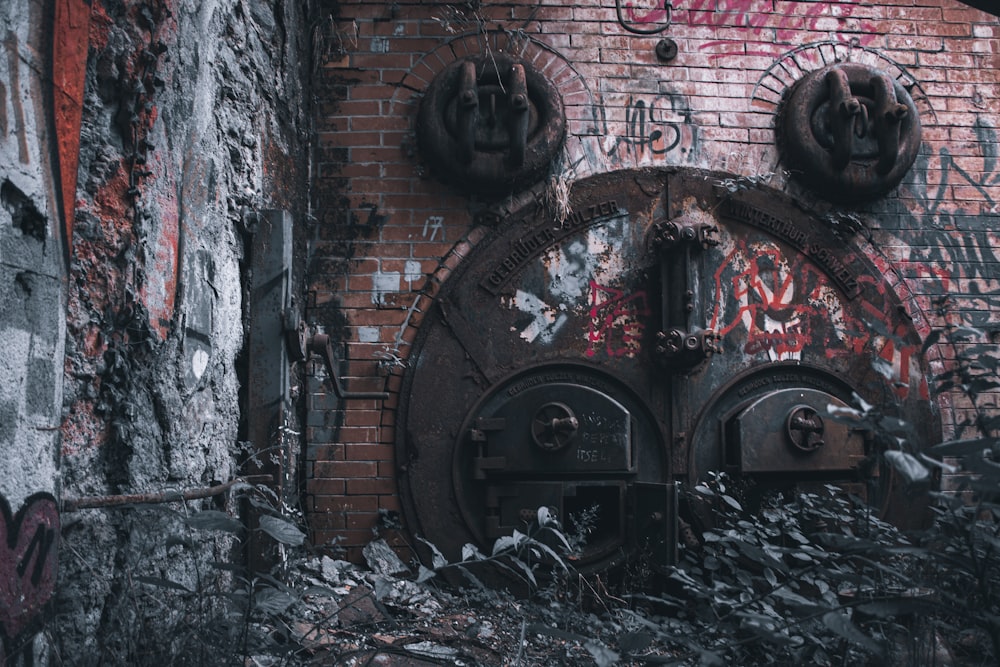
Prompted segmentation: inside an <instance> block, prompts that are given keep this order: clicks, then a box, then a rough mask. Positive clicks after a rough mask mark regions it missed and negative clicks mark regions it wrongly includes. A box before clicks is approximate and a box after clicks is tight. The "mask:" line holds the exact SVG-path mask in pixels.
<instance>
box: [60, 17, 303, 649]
mask: <svg viewBox="0 0 1000 667" xmlns="http://www.w3.org/2000/svg"><path fill="white" fill-rule="evenodd" d="M304 24H305V18H304V16H303V15H302V14H301V8H300V7H299V6H298V5H295V4H293V3H266V2H240V1H228V0H223V1H220V2H216V1H212V2H187V1H186V0H180V1H173V0H162V1H160V0H157V1H154V2H94V3H92V4H91V6H90V15H89V20H88V21H87V26H88V31H87V42H86V44H87V55H86V61H85V62H86V81H85V89H84V90H85V93H84V100H83V109H82V131H81V134H80V151H79V171H78V177H77V181H76V191H75V214H74V222H73V225H72V230H71V231H72V248H71V252H70V268H69V272H68V281H69V287H68V293H67V301H68V310H67V315H66V363H65V377H66V384H65V400H64V414H63V418H62V425H61V436H62V437H61V452H60V454H61V470H60V475H61V483H62V489H61V492H62V498H63V499H64V500H67V499H68V500H74V499H78V498H86V497H103V496H108V495H115V494H143V493H146V494H155V493H161V492H164V491H171V490H173V491H183V490H186V489H200V488H207V487H209V486H211V485H213V484H217V483H220V482H227V481H229V480H231V479H233V478H234V477H235V476H237V475H240V474H244V473H245V472H246V470H245V469H242V468H240V467H239V466H240V463H241V462H242V461H243V460H244V459H245V457H246V454H247V452H246V448H245V447H244V446H243V444H242V443H241V441H242V440H243V439H245V438H246V436H245V426H244V425H242V420H243V412H242V408H241V404H240V391H241V384H242V383H243V382H244V380H243V379H241V373H245V372H246V367H245V360H242V361H241V359H242V357H241V354H243V350H244V345H245V329H246V327H247V326H248V325H249V323H250V321H251V318H252V314H251V313H250V312H249V310H248V309H249V307H248V298H247V297H248V293H249V291H250V290H252V289H253V288H254V286H255V285H254V283H253V282H252V278H251V276H250V275H249V270H248V266H249V264H250V262H251V257H250V248H251V246H252V243H253V233H254V230H255V229H256V225H255V221H256V220H257V219H258V217H259V216H258V214H259V213H260V211H262V210H263V209H283V210H287V211H289V212H290V213H291V214H293V215H297V214H301V213H302V207H301V206H300V205H299V202H301V201H304V199H303V196H302V192H304V190H305V182H306V181H305V170H304V169H303V168H302V165H303V164H304V159H303V158H302V156H303V151H302V150H301V149H300V147H299V142H300V140H301V137H302V134H301V133H302V131H303V129H304V127H305V118H306V116H305V114H304V111H303V109H304V106H303V105H304V103H305V101H306V98H305V96H304V95H303V93H302V90H301V77H302V74H303V72H302V71H300V57H301V54H302V53H304V52H305V50H306V48H307V47H306V44H307V40H304V39H303V33H302V30H303V26H304ZM280 344H281V342H280V341H277V342H276V345H280ZM241 364H242V367H241ZM287 371H288V369H282V368H275V369H274V373H276V374H281V373H286V372H287ZM220 499H221V497H220ZM206 507H217V506H216V505H213V504H212V501H210V500H206V501H201V502H192V503H187V504H184V505H179V504H176V503H174V504H166V505H154V506H149V508H148V509H142V508H123V509H122V508H118V509H81V510H78V511H66V512H64V513H63V516H62V518H63V534H62V546H61V549H60V582H59V586H58V594H57V608H58V614H57V615H56V616H55V617H54V619H53V620H52V621H51V622H50V623H49V626H48V629H49V635H50V636H51V637H53V638H54V641H55V647H54V648H53V649H52V650H53V652H54V655H55V656H56V659H58V660H63V661H66V662H67V663H68V664H136V661H141V660H143V659H147V660H152V659H154V658H150V657H148V653H147V654H146V655H147V657H145V658H143V657H142V653H143V652H144V651H146V652H149V651H151V650H155V647H156V645H157V642H158V641H159V640H163V641H164V642H169V641H182V637H180V636H178V637H172V636H170V635H171V632H170V631H169V630H168V628H171V627H177V625H176V623H182V622H184V618H183V615H184V613H185V611H184V609H183V608H180V607H177V606H176V605H173V606H172V605H171V603H170V602H169V594H170V590H169V589H168V590H164V589H162V587H161V588H157V587H155V586H154V587H152V588H151V587H148V586H146V587H144V586H143V585H142V584H139V583H137V579H136V577H139V578H141V577H154V578H159V579H161V580H170V581H175V582H178V583H180V584H181V585H182V586H185V587H188V588H190V589H192V590H196V589H199V587H200V586H207V585H209V582H208V580H206V579H204V578H200V576H201V575H203V574H204V573H205V570H204V567H205V562H207V561H210V560H227V559H229V558H231V557H233V554H232V553H231V552H230V547H231V542H230V541H228V540H221V541H216V540H213V539H211V536H210V535H208V534H203V535H200V536H199V534H197V533H194V534H192V533H191V531H190V529H189V528H188V527H187V526H186V525H185V524H184V519H185V517H186V516H187V515H188V514H190V513H192V512H195V511H197V510H199V509H202V508H206ZM226 509H228V510H229V511H235V510H236V508H235V507H228V508H226ZM180 535H189V536H190V535H193V536H194V537H196V538H198V539H196V540H195V544H196V546H194V547H192V548H188V547H185V546H183V545H180V546H179V545H178V542H177V539H178V536H180ZM201 537H204V541H201ZM157 598H159V599H160V601H159V602H153V600H156V599H157ZM174 648H175V650H176V648H177V647H174Z"/></svg>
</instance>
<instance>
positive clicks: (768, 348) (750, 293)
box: [712, 244, 819, 356]
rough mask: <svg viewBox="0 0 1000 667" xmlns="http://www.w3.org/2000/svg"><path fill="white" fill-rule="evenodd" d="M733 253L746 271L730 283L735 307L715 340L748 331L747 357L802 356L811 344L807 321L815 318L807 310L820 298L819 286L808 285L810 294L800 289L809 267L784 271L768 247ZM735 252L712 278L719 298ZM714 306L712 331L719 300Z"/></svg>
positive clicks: (780, 260)
mask: <svg viewBox="0 0 1000 667" xmlns="http://www.w3.org/2000/svg"><path fill="white" fill-rule="evenodd" d="M737 251H739V254H740V255H742V256H744V257H747V258H749V260H748V265H747V267H746V268H745V269H744V270H742V271H740V272H739V273H737V274H736V275H734V276H732V278H731V284H732V293H731V294H732V298H734V299H736V300H737V301H738V302H739V303H740V307H739V310H738V311H737V313H736V315H735V317H733V319H732V321H731V322H730V323H729V324H728V325H727V326H725V327H723V328H722V329H721V330H720V331H719V332H720V334H722V335H723V336H725V335H726V334H728V333H729V332H730V331H732V330H733V329H735V328H736V327H737V326H740V325H743V326H744V327H745V328H746V330H747V342H746V345H745V347H744V350H745V351H746V352H747V354H757V353H759V352H770V353H773V354H774V355H777V356H787V355H789V354H797V353H799V352H801V351H802V350H803V349H804V348H805V346H806V345H807V344H809V343H811V342H812V334H811V328H810V318H811V317H812V316H813V315H816V314H817V312H818V311H817V309H816V308H815V307H814V306H812V305H810V303H812V302H813V301H814V300H815V299H817V298H818V297H819V294H818V289H819V283H818V281H810V283H812V285H813V286H812V287H811V288H807V287H805V284H806V283H805V281H806V279H807V277H808V276H809V273H810V269H811V268H812V267H811V265H809V264H802V263H798V264H796V266H794V267H783V261H784V259H783V257H782V256H781V253H780V252H779V251H778V250H777V248H773V247H772V248H766V249H755V250H754V251H753V252H749V251H747V249H746V248H744V247H743V245H742V244H740V247H739V248H738V249H737ZM737 251H734V252H733V253H732V254H731V255H730V256H729V258H728V260H727V261H726V262H724V263H723V265H722V267H720V270H719V271H717V272H716V289H717V290H719V293H720V294H721V290H722V280H723V278H722V272H723V270H724V268H725V267H726V266H727V265H730V264H731V263H732V262H733V261H734V258H735V255H736V253H737ZM716 304H717V305H716V311H715V314H714V315H713V321H712V328H715V327H716V326H718V324H719V318H720V317H721V313H720V310H719V309H720V308H721V299H717V301H716Z"/></svg>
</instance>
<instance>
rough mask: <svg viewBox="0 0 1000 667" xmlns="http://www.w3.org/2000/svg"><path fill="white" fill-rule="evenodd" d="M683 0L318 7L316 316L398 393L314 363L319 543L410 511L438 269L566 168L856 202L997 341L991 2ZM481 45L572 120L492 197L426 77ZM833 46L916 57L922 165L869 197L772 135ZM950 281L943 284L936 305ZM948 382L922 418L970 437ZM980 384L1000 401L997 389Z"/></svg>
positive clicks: (927, 320) (888, 243)
mask: <svg viewBox="0 0 1000 667" xmlns="http://www.w3.org/2000/svg"><path fill="white" fill-rule="evenodd" d="M673 5H674V11H673V14H672V21H671V22H670V24H669V26H668V25H667V14H666V12H665V11H664V10H663V9H662V6H661V5H655V6H654V3H644V2H629V1H627V0H623V1H622V2H620V3H618V4H617V5H616V3H611V2H607V3H603V4H602V5H601V6H594V5H591V4H574V3H572V2H565V3H556V4H553V3H534V2H511V3H491V2H483V3H473V4H471V5H466V4H462V3H455V4H454V5H443V4H438V3H422V2H421V3H405V2H400V3H392V4H385V3H375V2H343V3H340V4H339V5H338V6H337V8H336V9H335V10H332V11H331V13H330V15H329V16H328V17H326V20H325V21H324V22H323V23H322V24H321V25H320V27H319V30H320V31H321V34H322V37H323V41H322V45H321V47H320V48H317V49H316V53H317V54H318V55H319V56H320V60H319V61H318V62H317V65H318V67H319V68H320V70H319V72H320V79H319V81H318V86H317V91H316V93H317V97H318V99H319V101H320V105H319V107H318V109H319V113H318V116H317V145H316V153H315V155H316V157H315V164H316V170H315V183H316V187H315V191H314V199H313V206H314V214H315V220H316V224H315V226H314V227H313V228H312V230H311V232H310V233H311V235H312V236H313V237H314V238H315V239H316V242H315V244H314V245H313V246H312V255H311V260H310V263H309V275H308V278H309V289H310V290H311V294H310V297H311V298H310V301H309V302H308V311H307V312H308V315H309V318H310V319H311V321H313V322H314V323H316V324H317V325H318V326H320V327H322V328H324V329H325V330H326V331H328V332H330V333H332V334H333V335H335V336H336V337H337V338H338V339H339V340H340V341H341V342H342V344H343V348H342V349H343V356H344V363H343V365H342V366H341V367H340V369H339V370H340V373H341V375H342V376H343V378H344V379H345V380H346V382H347V384H348V385H349V386H353V387H356V388H358V389H377V388H383V387H385V388H387V389H388V390H389V391H390V392H391V397H390V399H389V400H387V401H385V402H383V403H379V402H376V401H364V400H359V401H346V402H341V401H337V400H336V399H335V397H333V396H332V395H331V392H330V391H329V388H328V385H323V384H321V382H320V381H319V380H316V379H314V380H313V381H312V384H311V385H310V389H309V400H310V403H309V412H308V429H307V441H308V444H309V454H310V460H309V462H308V463H307V466H308V484H307V489H308V491H309V498H308V503H309V505H308V508H307V509H309V510H310V511H311V512H312V514H311V521H312V526H313V529H314V536H315V538H316V541H317V543H320V544H322V543H325V542H326V541H328V540H340V544H342V545H345V544H346V545H347V546H349V547H357V546H360V545H361V544H363V543H364V542H365V541H366V540H367V539H368V537H369V536H370V534H371V532H370V531H371V528H372V527H373V526H374V525H375V524H376V523H377V520H378V512H379V511H380V510H383V511H385V510H389V511H395V510H398V509H399V505H400V503H399V496H398V494H397V481H398V466H401V465H403V463H404V462H401V461H397V460H396V454H397V450H396V444H397V443H398V442H400V439H401V437H400V433H398V432H397V429H396V426H397V419H398V414H397V412H396V407H397V406H398V404H399V399H400V395H399V391H400V388H401V386H402V382H403V377H404V375H405V373H406V372H407V370H406V367H407V363H408V358H409V353H410V349H411V343H412V342H413V340H414V338H415V336H416V335H417V330H418V328H419V324H420V321H421V319H422V318H423V317H424V314H425V313H426V312H428V311H429V310H430V309H431V307H432V305H433V297H434V295H435V294H436V293H437V290H438V288H439V286H440V284H441V282H442V281H444V280H446V279H447V278H448V276H449V275H450V274H451V272H452V271H453V270H455V269H456V268H457V267H459V266H460V265H461V263H462V260H463V258H464V257H465V256H466V255H467V254H468V253H469V251H470V249H471V248H472V247H473V246H474V245H475V244H476V243H478V242H479V241H480V240H481V239H482V238H483V237H484V236H487V235H488V234H490V233H491V231H490V230H491V224H492V223H493V222H494V221H495V220H496V219H497V214H496V212H497V211H498V210H499V211H500V212H501V214H504V213H505V212H512V211H514V212H516V211H517V210H523V209H524V208H526V207H530V206H535V205H537V206H543V205H545V203H546V202H548V201H550V200H551V197H552V196H553V195H554V194H555V195H558V187H559V186H566V185H572V184H573V183H578V182H580V181H582V180H583V179H585V178H587V177H589V176H592V175H595V174H603V173H609V172H613V171H616V170H623V169H631V168H636V167H647V166H675V167H684V168H692V169H703V170H711V171H712V172H714V173H722V174H728V175H729V177H730V179H731V182H732V183H733V184H734V186H737V187H739V185H738V184H739V183H743V184H744V186H748V187H758V186H759V187H760V188H763V189H767V190H769V191H773V192H778V193H783V194H787V195H790V196H792V197H793V198H794V199H795V200H796V201H797V202H798V204H799V205H800V206H801V207H802V209H803V210H805V211H808V212H811V213H812V214H814V215H817V216H820V217H826V218H827V219H832V220H838V219H839V220H841V221H843V222H845V223H851V222H852V221H853V223H857V225H854V224H853V223H852V224H850V225H848V226H849V227H850V226H855V227H857V228H858V229H859V233H854V234H852V235H850V239H849V243H850V244H851V246H852V248H854V249H855V250H856V251H857V252H859V253H861V254H862V255H864V256H865V257H867V258H868V260H869V261H871V262H872V263H873V264H874V265H875V266H877V267H879V269H878V270H879V272H880V273H881V274H882V276H883V277H884V279H885V281H886V286H887V289H888V290H889V291H891V292H895V295H896V297H897V298H899V299H900V301H901V302H902V303H903V304H905V305H904V307H905V310H906V314H907V316H908V317H910V318H911V319H912V321H913V323H914V324H913V326H914V327H915V328H916V330H917V331H918V332H919V333H920V335H921V336H926V335H927V334H928V333H929V332H930V331H931V330H932V329H933V328H940V327H942V326H944V325H945V324H946V323H948V322H951V323H965V324H971V325H974V326H976V327H978V328H979V329H980V334H979V340H978V342H980V343H985V344H993V342H994V339H993V337H994V336H995V331H996V330H997V328H998V322H1000V315H998V311H997V304H996V302H995V299H994V298H993V297H991V296H990V294H991V293H992V292H994V291H995V290H996V289H997V286H998V284H997V280H998V279H1000V273H998V271H997V266H998V264H997V260H998V258H997V255H996V250H995V248H996V247H997V244H996V238H995V228H996V226H997V222H998V221H1000V217H998V216H1000V210H998V208H997V207H998V201H1000V188H998V184H1000V180H998V178H997V162H996V146H997V125H998V122H1000V115H998V113H997V110H996V109H995V107H994V105H992V104H991V100H992V99H994V98H995V97H996V95H997V93H998V92H1000V91H998V84H1000V25H998V19H997V17H996V16H992V15H989V14H986V13H984V12H982V11H978V10H975V9H972V8H970V7H968V6H966V5H963V4H961V3H959V2H955V1H952V0H921V1H920V2H909V1H906V2H891V1H890V2H878V3H868V2H865V3H861V2H849V1H842V2H837V1H829V2H780V3H773V2H771V1H770V0H767V1H763V0H761V1H757V0H744V1H740V2H735V1H733V2H701V1H699V0H690V1H684V2H675V3H673ZM616 6H617V7H618V8H619V9H620V10H621V11H620V12H618V13H616ZM661 29H662V30H661ZM640 33H647V34H640ZM664 37H669V38H670V39H672V40H674V42H675V43H676V45H677V47H678V55H677V56H676V58H675V59H673V60H671V61H669V62H663V61H662V60H661V59H660V58H658V56H657V54H656V45H657V43H658V41H659V40H660V39H662V38H664ZM491 50H492V51H493V52H494V53H500V52H512V53H517V54H522V55H524V56H525V57H526V58H527V59H529V60H530V61H532V62H533V63H534V64H535V66H536V67H537V68H538V69H539V70H540V71H542V72H543V73H546V74H547V75H548V76H549V77H550V78H551V79H552V81H553V82H554V83H555V84H556V86H557V87H558V88H559V90H560V92H561V94H562V97H563V101H564V103H565V105H566V116H567V121H568V132H567V139H566V144H565V148H564V151H563V153H562V155H560V156H559V160H557V162H556V164H555V166H554V169H553V173H552V178H551V179H550V180H549V182H548V183H545V182H543V183H540V184H538V185H537V186H534V187H532V188H528V189H525V190H522V191H519V192H517V193H515V194H514V195H512V196H511V197H509V198H507V199H504V200H502V201H501V202H499V203H497V202H495V201H490V200H488V199H484V198H483V197H478V196H468V195H467V194H466V193H463V192H461V191H459V189H456V188H452V187H449V186H446V185H443V184H441V183H440V182H439V181H437V180H436V179H435V178H433V177H432V174H431V171H430V169H429V168H428V165H427V164H426V161H425V160H424V159H423V157H422V156H421V154H420V151H419V150H418V148H417V146H418V137H417V131H416V118H417V114H418V108H419V105H420V101H421V98H422V97H423V95H424V93H425V91H426V90H427V88H428V86H429V84H430V83H431V82H432V81H433V80H434V78H435V76H436V75H437V74H439V73H440V72H441V71H442V70H443V69H444V68H445V67H446V66H447V65H448V64H449V63H451V62H454V61H455V60H457V59H460V58H463V57H465V56H466V55H470V54H471V55H475V54H485V53H487V52H488V51H491ZM837 59H840V60H852V61H856V62H863V63H867V64H870V65H872V66H875V67H878V68H880V69H885V70H892V71H893V72H900V73H905V75H904V77H903V78H905V79H906V80H907V81H908V85H910V91H911V93H912V96H913V98H914V103H915V104H916V106H917V108H918V112H919V115H920V119H921V122H922V123H923V144H922V146H921V149H920V151H919V155H918V156H917V159H916V163H915V164H914V166H913V167H912V169H911V170H910V171H909V172H908V174H907V175H906V177H905V178H904V179H903V181H902V183H901V184H900V185H899V187H898V188H895V189H894V190H893V191H891V192H890V193H888V194H887V195H885V196H882V197H879V198H877V199H875V200H874V201H871V202H868V203H861V204H851V205H846V206H845V205H837V204H830V203H829V202H827V201H825V200H824V199H823V198H822V197H818V196H816V195H815V194H814V193H812V192H810V191H808V190H806V189H804V188H802V187H801V186H800V185H798V184H797V183H796V182H794V181H793V180H791V179H789V177H788V172H787V166H786V165H785V164H783V163H782V161H781V155H780V153H779V151H778V149H777V148H776V145H775V133H774V123H775V118H776V112H777V108H778V104H779V102H780V100H781V96H782V94H783V93H784V92H785V90H786V89H787V88H788V87H789V86H790V85H791V84H792V83H793V82H794V81H795V80H796V79H797V78H799V77H800V76H802V75H803V74H804V73H806V72H808V71H811V70H813V69H817V68H819V67H821V66H823V65H825V64H827V63H830V62H833V61H834V60H837ZM553 188H556V189H555V190H554V189H553ZM484 214H485V215H484ZM865 230H867V232H865ZM943 295H952V296H953V298H952V299H951V301H950V302H949V304H948V305H947V307H945V308H944V309H943V310H938V308H937V307H936V305H935V304H936V300H938V299H939V298H940V297H942V296H943ZM911 352H912V353H913V354H918V353H919V345H917V346H914V347H913V349H912V350H911ZM909 353H910V352H907V354H909ZM953 356H954V353H953V351H951V350H950V349H944V348H940V349H938V348H932V349H931V350H930V351H929V352H928V356H927V359H928V361H929V362H930V363H931V364H932V367H933V368H935V369H938V370H940V369H941V368H943V367H944V366H945V365H947V363H948V359H949V358H953ZM897 357H898V355H897ZM899 361H900V360H899V359H896V360H895V361H894V362H893V363H896V362H899ZM897 365H898V364H897ZM903 365H904V366H905V365H906V364H905V363H903ZM320 375H322V373H320ZM937 400H938V402H936V403H932V401H931V399H929V398H928V399H927V411H928V413H935V414H937V415H938V416H939V417H940V420H941V423H942V424H943V427H942V430H941V432H940V433H936V434H934V439H935V440H941V439H945V438H949V437H954V436H958V435H961V434H960V433H958V432H957V431H958V429H957V428H956V426H955V425H956V424H960V423H962V422H963V421H964V420H965V419H966V417H968V416H969V415H970V414H972V413H973V412H974V409H973V406H972V405H971V404H970V403H969V402H968V400H967V398H966V397H964V396H961V395H957V394H956V395H946V396H944V397H941V398H940V399H937ZM980 401H981V402H980V407H982V406H984V405H985V406H995V405H996V396H995V394H994V393H989V394H988V395H985V396H982V397H980ZM938 405H940V407H941V410H940V411H938V410H937V407H938ZM444 479H446V475H445V474H443V477H442V480H444Z"/></svg>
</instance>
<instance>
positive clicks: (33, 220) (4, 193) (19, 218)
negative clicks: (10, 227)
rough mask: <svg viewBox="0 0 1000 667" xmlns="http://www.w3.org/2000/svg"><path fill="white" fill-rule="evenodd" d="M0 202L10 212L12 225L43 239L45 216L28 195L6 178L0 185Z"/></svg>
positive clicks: (40, 239) (27, 233)
mask: <svg viewBox="0 0 1000 667" xmlns="http://www.w3.org/2000/svg"><path fill="white" fill-rule="evenodd" d="M0 203H2V204H3V207H4V208H5V209H7V212H8V213H10V217H11V220H12V221H13V223H14V227H16V228H17V229H20V230H21V232H22V233H23V234H25V235H27V236H30V237H32V238H34V239H37V240H38V241H42V242H44V241H45V229H46V226H47V225H46V220H45V216H44V215H42V213H41V211H39V210H38V209H37V208H36V207H35V203H34V202H33V201H31V198H30V197H28V195H26V194H24V193H23V192H21V190H20V188H18V187H17V186H16V185H14V184H13V183H11V182H10V181H9V180H7V179H4V182H3V185H0Z"/></svg>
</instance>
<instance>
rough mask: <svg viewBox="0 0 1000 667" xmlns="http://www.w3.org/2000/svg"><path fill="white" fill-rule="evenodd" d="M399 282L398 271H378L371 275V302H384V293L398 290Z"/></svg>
mask: <svg viewBox="0 0 1000 667" xmlns="http://www.w3.org/2000/svg"><path fill="white" fill-rule="evenodd" d="M399 284H400V274H399V271H379V272H378V273H376V274H375V275H374V276H372V290H373V292H372V303H374V304H383V303H385V295H386V294H387V293H389V292H398V291H399Z"/></svg>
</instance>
